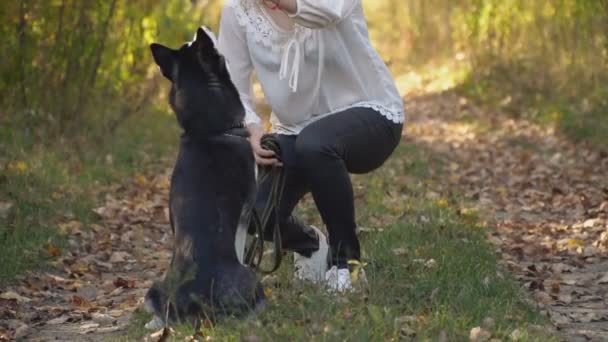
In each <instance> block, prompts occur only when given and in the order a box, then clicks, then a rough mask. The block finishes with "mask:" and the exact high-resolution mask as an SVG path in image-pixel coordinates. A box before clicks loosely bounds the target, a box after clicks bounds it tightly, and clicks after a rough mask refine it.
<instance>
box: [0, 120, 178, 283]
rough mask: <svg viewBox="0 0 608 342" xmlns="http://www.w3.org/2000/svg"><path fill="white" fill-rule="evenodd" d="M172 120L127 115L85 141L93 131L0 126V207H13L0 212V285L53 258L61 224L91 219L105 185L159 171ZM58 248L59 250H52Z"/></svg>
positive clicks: (170, 143)
mask: <svg viewBox="0 0 608 342" xmlns="http://www.w3.org/2000/svg"><path fill="white" fill-rule="evenodd" d="M175 126H176V124H175V119H174V118H173V117H172V116H170V115H167V114H163V113H160V112H152V113H149V114H146V115H140V116H135V117H132V118H130V119H129V120H128V121H127V122H126V123H125V124H124V125H123V126H121V127H120V128H119V129H118V130H117V132H116V133H115V134H114V135H113V136H111V137H106V138H105V139H101V140H97V139H96V140H95V141H91V140H89V139H91V138H90V137H91V136H93V134H88V133H95V132H88V133H87V132H79V133H78V134H77V135H75V136H74V137H70V138H69V139H57V140H54V141H50V140H49V139H48V138H40V137H41V136H44V135H43V134H44V131H43V130H35V129H31V128H27V127H21V128H19V129H16V128H15V127H10V126H8V125H3V126H2V127H0V137H2V138H1V139H2V141H1V144H0V146H2V149H3V150H4V151H2V153H1V154H0V202H2V203H9V204H10V205H12V207H11V208H10V209H9V210H8V211H6V212H5V213H4V214H3V215H0V250H2V262H0V286H3V285H6V284H7V283H9V282H11V281H12V280H13V279H15V277H16V276H18V275H19V274H22V273H23V272H25V271H27V270H30V269H32V268H38V267H44V265H45V261H47V260H49V259H50V258H52V256H53V255H55V256H56V255H57V254H58V253H60V251H61V249H62V247H64V245H65V239H63V238H62V236H61V234H60V230H59V229H58V228H57V227H58V225H59V224H60V223H62V222H67V221H73V220H76V221H80V222H82V223H83V224H84V225H85V226H86V224H88V223H90V222H93V221H94V220H95V219H96V218H95V217H94V214H92V211H91V209H92V208H93V207H94V206H95V204H96V202H97V199H98V196H99V193H100V190H101V189H103V187H104V186H106V185H110V184H114V183H121V182H124V179H125V178H127V177H132V176H134V175H135V174H136V173H138V172H142V166H145V169H146V171H150V170H152V171H153V170H154V169H155V168H158V167H164V166H165V165H166V164H167V163H166V161H161V158H162V157H164V156H167V155H168V151H169V150H172V149H174V147H175V143H176V141H177V137H178V131H177V129H176V128H173V127H175ZM57 248H59V249H57Z"/></svg>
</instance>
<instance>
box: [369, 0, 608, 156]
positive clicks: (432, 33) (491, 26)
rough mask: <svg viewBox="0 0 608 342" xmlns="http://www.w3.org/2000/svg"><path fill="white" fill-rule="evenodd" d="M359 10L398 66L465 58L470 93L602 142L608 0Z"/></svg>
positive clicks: (419, 3)
mask: <svg viewBox="0 0 608 342" xmlns="http://www.w3.org/2000/svg"><path fill="white" fill-rule="evenodd" d="M366 9H367V14H368V19H369V20H370V31H371V34H372V37H373V38H374V40H375V41H376V43H377V46H378V47H379V48H380V49H381V50H382V53H383V56H385V58H386V59H388V60H389V62H390V63H391V64H393V67H394V68H396V69H397V70H398V69H400V67H401V66H404V65H408V64H412V63H413V64H420V63H426V62H428V61H429V60H437V59H453V58H455V57H457V58H464V59H466V60H467V61H468V62H469V64H470V78H469V80H468V81H467V82H466V84H465V85H464V90H465V91H466V92H467V93H468V94H469V95H473V96H475V97H477V98H479V99H481V100H483V101H485V102H488V103H489V104H491V105H494V106H501V107H504V108H505V109H506V110H507V111H509V112H511V113H512V114H514V115H522V116H526V117H531V118H538V119H543V120H551V121H554V122H557V123H558V124H559V125H560V126H561V127H562V128H564V131H565V132H566V133H570V135H571V136H574V137H575V138H585V137H586V136H591V137H592V138H593V137H598V138H600V140H603V142H606V139H608V138H606V137H608V123H606V122H607V121H608V113H607V109H608V1H607V0H534V1H522V0H456V1H454V0H408V1H405V2H404V1H398V0H385V1H374V2H367V3H366ZM602 136H603V139H602ZM598 142H602V141H598ZM606 144H607V145H608V142H606Z"/></svg>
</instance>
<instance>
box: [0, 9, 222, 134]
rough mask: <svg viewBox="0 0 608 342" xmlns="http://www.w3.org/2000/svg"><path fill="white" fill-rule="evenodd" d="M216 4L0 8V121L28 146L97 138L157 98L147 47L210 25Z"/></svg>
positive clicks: (177, 39) (175, 41) (180, 39)
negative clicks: (25, 136) (27, 139)
mask: <svg viewBox="0 0 608 342" xmlns="http://www.w3.org/2000/svg"><path fill="white" fill-rule="evenodd" d="M219 10H220V6H219V1H214V0H208V1H190V0H131V1H118V0H86V1H85V0H15V1H2V2H1V3H0V22H1V23H2V24H0V35H2V37H3V44H2V51H1V53H2V55H1V57H0V60H1V61H2V63H0V76H1V77H0V92H1V93H2V97H1V99H0V108H1V109H0V113H2V115H0V121H1V124H2V125H3V126H5V127H7V126H9V127H12V128H15V129H20V130H26V131H30V135H31V138H32V140H35V141H36V140H37V141H42V142H45V141H47V142H48V141H49V140H50V139H52V138H54V137H57V136H69V135H75V134H83V133H84V134H89V133H92V134H95V135H100V136H103V135H104V134H107V133H109V132H111V131H113V130H114V129H116V128H117V126H118V125H119V124H121V123H122V122H123V121H125V120H126V119H127V117H129V116H130V115H133V114H135V113H138V112H139V111H141V110H142V109H147V108H149V107H148V104H149V103H152V102H154V101H153V100H154V99H155V97H156V95H157V94H158V89H157V88H158V87H157V83H156V82H155V80H156V79H157V78H158V75H157V73H156V72H155V71H156V70H155V69H154V68H153V67H152V65H153V64H152V61H151V57H150V53H149V49H148V45H149V43H151V42H152V41H155V40H158V41H162V42H164V43H166V44H168V45H172V46H177V45H178V44H180V43H181V42H184V41H189V40H190V39H191V37H192V35H193V32H194V31H195V28H196V27H197V26H198V25H200V24H207V25H209V26H215V25H216V24H217V23H216V22H217V18H218V14H219Z"/></svg>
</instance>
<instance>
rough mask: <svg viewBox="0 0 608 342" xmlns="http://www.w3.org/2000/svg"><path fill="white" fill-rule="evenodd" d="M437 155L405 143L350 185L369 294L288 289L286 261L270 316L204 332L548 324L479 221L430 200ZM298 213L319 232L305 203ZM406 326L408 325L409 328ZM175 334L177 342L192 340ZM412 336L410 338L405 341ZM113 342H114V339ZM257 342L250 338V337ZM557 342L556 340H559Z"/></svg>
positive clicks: (179, 331) (235, 337)
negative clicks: (500, 262) (501, 263)
mask: <svg viewBox="0 0 608 342" xmlns="http://www.w3.org/2000/svg"><path fill="white" fill-rule="evenodd" d="M438 166H439V165H438V160H437V158H436V156H434V155H432V154H427V153H426V152H425V151H421V150H418V149H417V148H416V147H414V146H409V145H402V146H400V147H399V149H398V150H397V152H396V154H395V155H394V156H393V157H392V159H391V160H390V161H389V162H388V163H387V164H386V165H385V166H384V167H382V168H381V169H380V170H378V171H376V172H374V173H373V174H370V175H367V176H356V177H354V185H355V189H356V192H357V193H358V194H362V196H360V197H357V210H358V212H357V216H358V218H359V223H360V226H361V227H365V228H366V229H364V230H363V231H362V232H361V234H360V236H361V239H362V244H363V252H364V261H365V262H367V266H366V273H367V278H368V279H369V283H370V287H369V291H367V292H364V293H354V294H348V295H332V294H328V293H326V292H325V291H324V290H323V289H321V288H320V287H318V286H314V285H310V284H301V283H298V282H295V281H293V279H292V267H291V265H290V262H289V261H288V260H289V259H286V260H287V261H286V262H285V263H284V264H283V265H282V267H281V269H280V270H279V272H278V273H277V274H276V275H274V276H273V278H272V281H268V280H266V281H264V282H263V283H264V284H265V287H266V291H267V292H268V293H271V296H270V298H269V303H268V306H267V308H266V309H265V310H264V311H263V312H262V313H261V314H260V315H259V316H257V317H256V318H253V319H249V320H246V321H238V320H228V321H224V322H221V323H219V324H217V325H215V326H214V327H206V328H203V329H202V334H203V335H204V336H210V337H211V338H213V340H219V341H239V340H241V339H245V340H246V338H247V337H251V336H255V337H257V338H259V339H258V340H262V341H272V340H274V341H309V340H313V341H387V340H401V339H408V338H409V337H411V336H412V334H415V339H416V340H422V341H425V340H427V341H433V340H437V338H438V337H439V336H440V335H445V336H447V338H448V340H449V341H466V340H468V336H469V332H470V330H471V329H472V328H473V327H476V326H479V325H481V323H482V321H483V320H484V319H485V318H488V317H490V318H493V319H494V320H495V321H496V326H495V327H494V328H493V329H492V330H491V331H492V334H493V336H494V337H495V338H499V339H502V340H508V337H509V335H510V334H511V333H512V332H513V330H514V329H520V330H521V331H523V332H524V335H523V340H526V341H534V340H537V341H551V340H553V337H551V336H539V335H528V334H527V327H528V325H529V324H544V323H545V320H544V319H543V318H542V317H541V316H540V315H539V314H538V313H537V312H536V311H535V310H534V309H533V308H532V307H530V306H529V304H527V300H526V294H525V292H524V291H523V290H521V289H520V288H519V286H518V285H517V283H516V281H514V280H513V279H512V278H511V276H510V275H509V274H507V273H504V272H502V271H500V270H499V269H498V268H497V256H496V254H495V252H494V249H493V247H491V246H490V245H489V244H488V242H487V241H486V239H485V233H486V229H485V228H483V227H480V226H479V225H478V224H477V222H478V221H477V218H476V216H475V214H474V213H473V214H462V213H461V211H460V210H458V205H457V203H454V202H453V201H452V200H449V199H446V200H444V199H441V198H439V199H433V200H430V199H427V198H428V196H427V194H428V192H429V191H431V189H430V188H429V185H428V184H430V182H429V178H428V177H429V174H430V173H431V171H432V170H433V169H434V168H436V167H438ZM299 211H300V214H301V215H302V216H303V217H305V218H306V219H307V220H309V221H310V222H312V223H315V224H319V219H318V215H317V214H316V213H315V210H314V205H313V204H312V203H311V202H310V200H309V199H307V200H305V201H304V203H303V205H302V206H301V207H300V208H299ZM149 318H150V317H149V316H148V315H146V314H145V313H142V312H137V313H136V314H135V316H134V318H133V320H132V322H131V325H130V328H129V331H128V333H127V334H126V335H125V336H122V337H121V338H120V340H123V341H131V340H136V339H140V338H141V337H142V336H143V335H144V334H145V333H146V332H145V330H144V329H143V324H144V323H145V322H146V320H147V319H149ZM408 322H409V323H408ZM193 331H194V330H193V327H191V326H179V327H177V328H176V333H175V334H174V336H173V340H175V341H180V340H183V339H184V337H186V336H188V335H192V334H193ZM408 336H409V337H408ZM112 340H116V338H115V337H113V338H112ZM250 340H255V339H250ZM555 340H556V339H555Z"/></svg>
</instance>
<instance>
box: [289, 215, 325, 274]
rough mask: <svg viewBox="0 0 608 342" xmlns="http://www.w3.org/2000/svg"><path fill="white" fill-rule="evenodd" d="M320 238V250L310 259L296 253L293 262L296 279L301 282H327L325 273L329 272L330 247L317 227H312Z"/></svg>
mask: <svg viewBox="0 0 608 342" xmlns="http://www.w3.org/2000/svg"><path fill="white" fill-rule="evenodd" d="M311 227H312V229H314V230H315V232H316V233H317V236H318V237H319V249H318V250H317V251H315V252H313V253H312V255H311V256H310V258H307V257H305V256H303V255H300V254H298V253H294V256H293V261H294V264H295V273H294V275H295V277H296V279H299V280H304V281H311V282H313V283H318V282H322V281H323V280H325V272H326V271H327V253H329V245H328V244H327V238H326V237H325V234H323V232H321V231H320V230H319V228H317V227H315V226H311Z"/></svg>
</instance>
